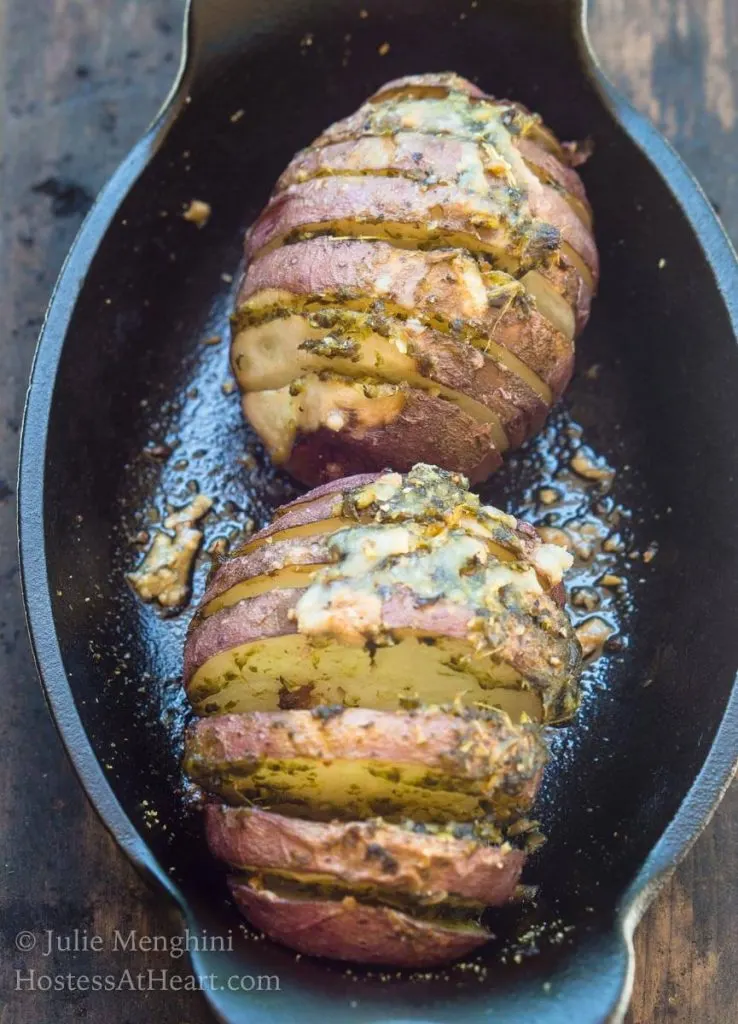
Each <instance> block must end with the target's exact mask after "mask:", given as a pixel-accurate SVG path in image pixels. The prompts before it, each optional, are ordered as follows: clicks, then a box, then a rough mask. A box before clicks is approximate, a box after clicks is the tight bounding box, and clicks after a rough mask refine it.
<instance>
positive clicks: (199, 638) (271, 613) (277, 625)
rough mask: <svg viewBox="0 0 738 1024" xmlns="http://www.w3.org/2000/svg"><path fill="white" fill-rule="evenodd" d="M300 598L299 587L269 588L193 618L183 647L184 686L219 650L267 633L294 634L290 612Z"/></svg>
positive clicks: (267, 634) (248, 641)
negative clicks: (216, 610)
mask: <svg viewBox="0 0 738 1024" xmlns="http://www.w3.org/2000/svg"><path fill="white" fill-rule="evenodd" d="M299 597H300V591H299V590H268V591H267V592H266V593H264V594H257V596H256V597H249V598H246V599H245V600H244V601H239V602H238V604H234V605H231V606H230V607H228V608H223V609H221V611H219V612H216V613H215V614H214V615H210V616H208V618H207V619H204V620H202V621H198V620H197V619H193V620H192V623H191V624H190V629H189V631H188V633H187V640H186V641H185V649H184V684H185V687H187V686H189V682H190V679H191V678H192V676H193V675H194V674H195V672H197V670H198V669H199V668H200V667H201V666H202V665H204V664H205V662H206V661H208V660H209V659H210V658H212V657H213V656H214V655H215V654H218V653H219V651H227V650H228V649H229V648H231V647H238V646H239V645H240V644H248V643H251V642H252V641H254V640H265V639H266V638H267V637H270V636H289V635H290V634H291V633H296V632H297V625H296V624H295V622H294V621H293V620H292V619H291V618H290V613H291V612H292V610H293V609H294V606H295V604H296V603H297V601H298V600H299Z"/></svg>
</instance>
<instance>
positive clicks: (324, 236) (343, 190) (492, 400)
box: [231, 74, 599, 484]
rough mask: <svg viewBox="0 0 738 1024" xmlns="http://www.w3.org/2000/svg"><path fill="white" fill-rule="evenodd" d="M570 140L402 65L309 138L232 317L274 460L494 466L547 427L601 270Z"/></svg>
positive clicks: (243, 372)
mask: <svg viewBox="0 0 738 1024" xmlns="http://www.w3.org/2000/svg"><path fill="white" fill-rule="evenodd" d="M569 154H570V150H569V148H566V147H563V146H562V145H561V144H560V143H559V142H558V141H557V140H556V138H555V137H554V135H553V134H552V133H551V132H550V131H549V130H548V129H547V128H546V127H545V126H544V125H543V124H542V122H541V120H540V118H539V117H537V116H536V115H534V114H531V113H530V112H529V111H527V110H526V109H525V108H524V107H522V106H520V105H519V104H516V103H512V102H510V101H507V100H495V99H493V98H492V97H489V96H486V95H485V94H484V93H482V92H481V90H479V89H478V88H477V87H476V86H474V85H472V84H471V83H470V82H467V81H466V80H465V79H463V78H460V77H459V76H458V75H454V74H430V75H419V76H411V77H409V78H406V79H400V80H398V81H395V82H390V83H388V84H387V85H386V86H384V87H383V88H382V89H380V90H379V92H378V93H376V94H375V95H374V96H372V97H371V98H370V100H369V101H368V102H367V103H365V104H364V105H363V106H362V107H361V108H360V109H359V110H358V111H357V112H356V113H355V114H352V115H350V116H349V117H347V118H345V119H344V120H343V121H339V122H337V123H336V124H334V125H332V126H331V127H330V128H329V129H328V130H327V131H326V132H324V133H323V135H321V136H319V137H318V138H317V139H316V140H315V141H314V142H313V143H312V144H311V145H310V146H309V147H308V148H307V149H305V150H303V151H302V152H300V153H298V154H297V156H296V157H295V158H294V159H293V161H292V162H291V164H290V165H289V167H288V168H287V170H286V171H285V172H284V174H283V175H282V176H281V177H280V179H279V181H278V182H277V185H276V188H275V190H274V193H273V195H272V197H271V199H270V201H269V203H268V205H267V206H266V207H265V209H264V210H263V211H262V213H261V214H260V215H259V217H258V218H257V220H256V222H255V223H254V224H253V226H252V227H251V229H250V231H249V232H248V235H247V238H246V260H247V269H246V274H245V277H244V279H243V282H242V284H241V287H240V290H239V293H238V299H237V306H236V311H235V314H234V317H233V344H232V354H231V355H232V365H233V370H234V373H235V376H236V379H237V381H238V383H239V386H240V388H241V389H242V391H243V395H244V397H243V407H244V411H245V414H246V416H247V418H248V419H249V420H250V421H251V423H252V425H253V427H254V428H255V429H256V431H257V433H258V434H259V435H260V436H261V438H262V440H263V441H264V443H265V445H266V447H267V448H268V450H269V453H270V455H271V456H272V458H273V459H274V461H276V462H277V463H279V464H282V465H284V466H285V467H286V468H287V469H288V470H289V471H290V472H291V473H292V474H293V475H294V476H296V477H297V478H298V479H300V480H302V481H303V482H305V483H308V484H315V483H318V482H320V481H323V480H328V479H334V478H338V477H342V476H345V475H347V474H350V473H356V472H361V471H374V470H380V469H382V468H383V467H384V466H386V465H392V466H393V467H394V468H395V469H397V470H400V471H406V470H408V469H409V468H410V467H411V466H412V465H413V464H414V463H416V462H420V461H423V462H432V463H436V464H438V465H440V466H441V467H443V468H446V469H449V470H455V471H460V472H463V473H465V474H466V475H467V476H469V477H470V479H471V480H472V481H477V480H481V479H484V478H485V477H487V476H488V475H489V474H490V473H491V472H493V471H494V470H495V469H496V468H497V467H498V466H499V465H500V462H501V459H502V456H503V455H504V453H505V452H506V451H507V450H508V449H510V448H515V447H517V446H519V445H520V444H522V443H523V442H524V441H525V440H526V439H527V438H529V437H530V436H531V435H532V434H534V433H535V432H536V431H537V430H538V429H539V428H540V427H541V425H542V423H543V421H544V419H545V417H546V414H547V412H548V410H549V409H550V408H551V406H552V404H553V403H554V402H555V401H556V400H557V399H558V398H559V396H560V395H561V393H562V392H563V390H564V388H565V387H566V384H567V383H568V381H569V378H570V376H571V373H572V368H573V361H574V338H575V336H576V335H577V333H578V332H579V331H580V330H581V329H582V327H583V326H584V324H585V323H586V320H587V317H588V315H589V307H590V301H591V297H592V294H593V292H594V290H595V288H596V285H597V278H598V273H599V266H598V256H597V249H596V246H595V243H594V239H593V236H592V218H591V211H590V207H589V204H588V202H587V198H586V195H585V193H584V189H583V186H582V183H581V181H580V179H579V176H578V175H577V173H576V171H575V170H574V169H573V167H571V166H570V157H569Z"/></svg>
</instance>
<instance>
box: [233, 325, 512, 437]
mask: <svg viewBox="0 0 738 1024" xmlns="http://www.w3.org/2000/svg"><path fill="white" fill-rule="evenodd" d="M281 313H288V314H289V310H283V311H281ZM369 320H370V321H371V318H369ZM321 324H322V326H321ZM377 326H379V327H380V329H381V330H382V331H383V332H384V331H387V332H389V336H387V335H385V334H378V333H377V331H376V330H374V329H373V327H372V325H371V322H369V323H368V322H367V316H366V314H361V313H351V312H343V311H342V310H340V309H335V308H333V309H331V308H329V309H327V310H324V311H322V312H321V313H318V314H313V315H312V316H309V317H305V316H301V315H299V314H292V315H287V316H284V315H278V316H276V317H275V318H274V319H271V320H267V321H265V322H263V323H261V324H258V325H256V326H254V327H250V328H246V329H245V330H243V331H239V332H238V334H237V335H236V337H235V339H234V342H233V348H232V350H231V361H232V364H233V367H234V372H235V374H236V379H237V380H238V382H239V384H240V386H241V388H242V389H243V390H244V391H267V390H275V389H279V388H283V387H285V386H287V385H289V384H291V383H292V381H293V380H295V379H296V378H300V377H302V376H304V375H305V374H307V373H310V372H314V373H320V372H321V371H328V372H330V373H331V374H340V375H341V376H342V377H348V378H360V379H361V378H363V379H369V380H374V381H377V382H382V383H392V384H400V385H402V384H407V385H409V386H410V387H413V388H417V389H420V390H422V391H426V392H428V393H429V394H431V395H437V396H439V397H440V398H442V399H443V400H444V401H447V402H452V403H453V404H454V405H457V406H458V407H459V408H460V409H461V410H462V411H463V412H465V413H466V414H467V415H468V416H470V417H471V418H472V419H474V420H476V421H477V422H478V423H487V424H489V426H490V430H491V432H492V437H493V439H494V442H495V445H496V447H497V448H498V449H499V450H500V451H504V450H505V449H506V448H507V446H508V441H507V435H506V434H505V431H504V429H503V427H502V425H501V423H500V417H499V415H498V413H497V412H495V411H494V410H493V409H491V408H488V407H487V406H486V405H483V404H482V403H481V402H478V401H476V400H475V399H474V398H470V397H469V396H468V395H466V394H464V393H462V392H459V391H456V390H454V389H452V388H449V387H446V386H445V385H444V384H443V383H439V382H438V381H434V380H433V379H432V378H430V377H429V376H427V375H424V374H423V373H421V372H420V371H419V368H418V365H417V362H416V360H415V359H414V358H413V357H412V356H410V355H408V354H407V350H408V344H409V340H407V339H409V338H410V337H411V332H409V331H407V330H404V329H403V325H401V324H399V323H398V324H397V330H396V331H395V332H394V333H395V334H396V338H393V336H392V327H391V325H390V324H389V322H388V318H384V319H383V320H382V322H381V323H379V324H377ZM403 334H404V335H406V338H403V337H402V335H403Z"/></svg>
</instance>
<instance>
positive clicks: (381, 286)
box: [236, 238, 573, 404]
mask: <svg viewBox="0 0 738 1024" xmlns="http://www.w3.org/2000/svg"><path fill="white" fill-rule="evenodd" d="M259 293H262V294H261V295H259ZM292 295H304V296H318V297H321V298H322V300H323V303H324V302H325V299H326V298H329V297H332V296H336V297H340V299H339V301H340V305H341V306H342V307H343V308H355V307H356V306H358V307H359V308H364V309H366V308H368V306H369V305H371V304H372V303H373V302H374V303H376V302H377V301H380V302H381V303H382V304H383V307H384V310H383V311H384V312H386V313H388V314H391V315H393V316H394V315H399V316H404V317H405V318H415V319H418V320H419V321H420V322H421V323H422V324H424V325H426V326H429V327H433V328H434V329H436V330H440V331H443V332H446V333H453V334H455V335H456V336H458V337H460V338H467V339H468V340H469V341H470V342H471V343H472V344H474V345H476V346H477V347H479V348H481V349H483V350H489V352H490V353H491V354H492V355H493V356H494V357H495V358H496V359H499V360H500V361H501V362H504V363H505V365H506V366H508V367H509V368H510V369H511V370H514V371H515V372H516V373H517V374H518V376H520V377H521V378H522V379H523V380H524V381H525V383H526V384H528V386H529V387H531V388H533V390H534V391H536V393H537V394H539V395H540V396H541V397H542V398H543V399H544V401H546V402H548V403H549V404H550V402H551V392H552V391H553V393H554V394H555V395H558V394H559V393H560V391H561V390H562V389H563V387H564V386H565V384H566V383H567V382H568V380H569V377H570V376H571V369H572V360H573V346H572V340H571V338H569V337H567V336H566V335H565V334H563V333H562V332H561V331H558V330H557V329H556V328H555V327H554V326H553V325H552V324H551V323H549V321H548V320H546V319H545V317H544V316H542V315H541V313H539V312H538V310H537V309H536V308H535V303H532V302H530V301H529V300H528V299H527V298H526V292H525V289H524V287H523V286H522V285H521V284H520V282H519V281H516V280H515V279H514V278H511V277H510V276H509V275H507V274H503V273H500V272H494V271H490V270H485V268H484V267H480V265H479V264H478V263H477V262H476V261H475V260H474V259H473V258H472V257H471V256H470V255H469V254H468V253H464V252H461V251H458V250H438V251H433V252H422V251H415V250H404V249H396V248H394V247H393V246H391V245H388V244H387V243H383V242H365V241H361V240H354V239H348V238H315V239H311V240H309V241H306V242H296V243H294V244H293V245H290V246H287V247H285V248H281V249H276V250H274V251H273V252H270V253H268V254H267V255H265V256H263V257H262V258H261V259H258V260H256V261H255V262H254V263H252V264H251V265H250V267H249V269H248V271H247V274H246V277H245V279H244V283H243V286H242V288H241V292H240V295H239V299H238V307H239V310H240V309H241V308H242V307H243V306H244V304H245V303H246V302H247V300H251V301H250V302H249V309H248V311H247V315H246V318H245V322H244V320H242V317H241V314H240V313H238V314H237V315H236V323H237V325H238V326H239V327H241V326H247V325H248V321H249V320H251V319H252V316H253V311H254V309H255V308H257V307H258V306H261V308H262V309H263V310H270V309H271V308H274V306H275V305H281V304H282V303H283V302H284V301H285V298H287V301H288V302H289V297H290V296H292ZM257 299H258V301H257ZM526 368H527V369H526Z"/></svg>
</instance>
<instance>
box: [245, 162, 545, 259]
mask: <svg viewBox="0 0 738 1024" xmlns="http://www.w3.org/2000/svg"><path fill="white" fill-rule="evenodd" d="M534 180H535V179H534ZM324 234H331V235H334V236H341V237H353V238H376V239H380V240H382V241H389V242H391V244H392V245H393V246H399V247H401V248H407V249H417V248H421V249H425V250H428V249H444V248H457V249H465V250H467V251H468V252H472V253H473V252H479V253H485V254H487V255H488V256H490V258H491V259H492V261H493V262H494V265H495V267H497V268H499V269H500V270H503V271H506V272H508V273H511V274H514V275H517V274H519V273H520V272H521V271H522V270H529V269H533V268H535V267H536V266H537V265H539V264H545V263H546V262H547V260H548V259H549V258H550V256H551V254H552V253H553V252H555V251H556V250H557V249H558V248H559V245H560V243H561V236H560V234H559V231H558V230H557V229H555V228H553V227H552V226H551V225H549V224H547V223H545V222H543V221H536V220H532V219H531V217H530V215H529V214H528V213H527V210H526V211H525V212H520V211H519V207H518V205H517V203H516V201H515V200H514V199H513V198H511V194H510V190H509V189H508V190H506V191H504V192H501V193H500V194H499V195H497V194H490V196H489V197H485V196H481V195H477V194H475V193H473V192H465V191H463V190H462V189H459V188H457V187H449V186H444V185H433V186H432V187H429V186H427V185H421V184H419V183H418V182H416V181H412V180H410V179H407V178H399V177H397V178H387V177H384V176H375V175H361V174H357V175H353V176H348V175H344V176H340V177H324V178H317V179H316V178H314V179H312V180H310V181H306V182H304V183H303V184H298V185H290V186H289V187H288V188H286V189H285V190H284V191H282V192H280V193H278V194H277V195H276V196H275V197H274V198H273V199H272V200H271V201H270V203H269V204H268V206H266V208H265V209H264V210H263V211H262V213H261V214H260V215H259V217H258V219H257V220H256V222H255V223H254V225H253V226H252V228H251V230H250V232H249V236H248V239H247V243H246V258H247V260H253V259H256V258H257V257H258V256H259V255H260V254H265V253H267V252H269V251H270V250H271V249H275V248H277V247H278V246H280V245H282V244H284V242H285V241H293V240H298V239H300V240H301V239H305V238H311V237H314V236H316V235H324Z"/></svg>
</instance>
